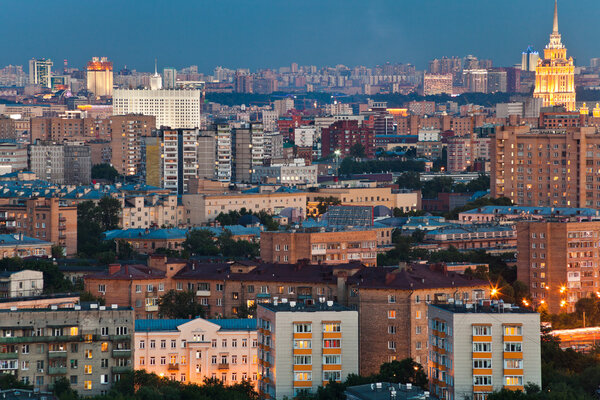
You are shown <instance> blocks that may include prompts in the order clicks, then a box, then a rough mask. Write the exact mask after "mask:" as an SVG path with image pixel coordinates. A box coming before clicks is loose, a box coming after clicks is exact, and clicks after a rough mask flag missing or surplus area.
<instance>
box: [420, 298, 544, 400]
mask: <svg viewBox="0 0 600 400" xmlns="http://www.w3.org/2000/svg"><path fill="white" fill-rule="evenodd" d="M428 321H429V352H430V357H429V386H430V391H431V394H432V395H434V396H437V397H438V398H440V399H446V400H458V399H464V398H469V399H475V400H485V399H486V397H487V395H488V394H490V393H492V392H497V391H499V390H501V389H508V390H521V391H523V390H524V387H525V385H527V384H535V385H537V386H541V384H542V376H541V375H542V366H541V354H540V353H541V351H540V315H539V314H538V313H536V312H534V311H531V310H526V309H522V308H519V307H518V306H514V305H511V304H504V303H503V302H502V301H496V300H494V301H493V302H491V301H490V300H487V301H486V300H480V301H478V302H476V303H475V304H463V303H461V302H455V303H454V304H430V305H429V309H428Z"/></svg>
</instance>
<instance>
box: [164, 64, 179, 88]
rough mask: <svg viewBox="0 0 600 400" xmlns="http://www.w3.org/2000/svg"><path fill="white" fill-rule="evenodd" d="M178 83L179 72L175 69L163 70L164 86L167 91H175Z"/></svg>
mask: <svg viewBox="0 0 600 400" xmlns="http://www.w3.org/2000/svg"><path fill="white" fill-rule="evenodd" d="M175 82H177V70H176V69H175V68H165V69H163V86H164V88H165V89H175Z"/></svg>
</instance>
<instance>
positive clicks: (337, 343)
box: [323, 339, 342, 349]
mask: <svg viewBox="0 0 600 400" xmlns="http://www.w3.org/2000/svg"><path fill="white" fill-rule="evenodd" d="M341 344H342V341H341V339H323V348H324V349H339V348H340V347H341Z"/></svg>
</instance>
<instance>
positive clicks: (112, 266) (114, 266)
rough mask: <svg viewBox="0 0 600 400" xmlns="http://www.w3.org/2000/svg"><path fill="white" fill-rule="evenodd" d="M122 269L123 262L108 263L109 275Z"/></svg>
mask: <svg viewBox="0 0 600 400" xmlns="http://www.w3.org/2000/svg"><path fill="white" fill-rule="evenodd" d="M120 270H121V264H108V273H109V275H113V274H116V273H117V272H119V271H120Z"/></svg>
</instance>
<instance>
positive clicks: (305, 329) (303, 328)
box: [294, 324, 312, 333]
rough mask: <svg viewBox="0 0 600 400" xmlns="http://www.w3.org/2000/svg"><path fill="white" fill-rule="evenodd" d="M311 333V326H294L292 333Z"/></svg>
mask: <svg viewBox="0 0 600 400" xmlns="http://www.w3.org/2000/svg"><path fill="white" fill-rule="evenodd" d="M310 332H312V325H311V324H294V333H310Z"/></svg>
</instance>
